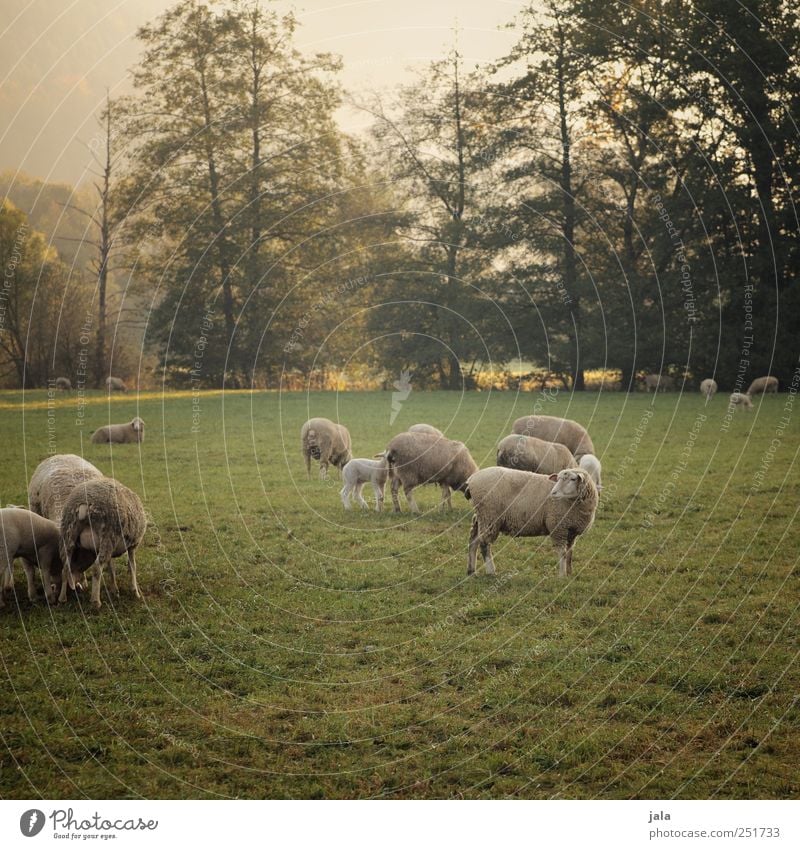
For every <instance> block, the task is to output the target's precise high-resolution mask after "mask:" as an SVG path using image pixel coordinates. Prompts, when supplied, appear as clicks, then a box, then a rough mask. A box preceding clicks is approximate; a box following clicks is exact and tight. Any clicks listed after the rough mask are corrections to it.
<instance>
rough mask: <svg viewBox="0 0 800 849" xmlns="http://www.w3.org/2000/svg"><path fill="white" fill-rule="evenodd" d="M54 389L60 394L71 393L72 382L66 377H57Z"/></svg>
mask: <svg viewBox="0 0 800 849" xmlns="http://www.w3.org/2000/svg"><path fill="white" fill-rule="evenodd" d="M56 389H60V390H61V391H62V392H72V381H71V380H70V379H69V378H68V377H57V378H56Z"/></svg>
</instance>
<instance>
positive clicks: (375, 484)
mask: <svg viewBox="0 0 800 849" xmlns="http://www.w3.org/2000/svg"><path fill="white" fill-rule="evenodd" d="M388 477H389V464H388V463H387V462H386V457H385V456H381V458H380V459H377V460H368V459H366V458H362V457H359V458H357V459H354V460H351V461H350V462H349V463H347V464H346V465H345V467H344V468H343V469H342V480H343V481H344V486H343V487H342V491H341V493H340V495H341V497H342V504H344V509H345V510H349V509H350V503H351V498H355V499H357V500H358V503H359V504H360V505H361V507H362V508H363V509H364V510H369V504H367V502H366V501H365V500H364V497H363V496H362V495H361V489H362V488H363V486H364V484H365V483H369V484H372V489H373V491H374V492H375V509H376V510H377V511H379V512H380V511H381V510H382V509H383V493H384V490H385V488H386V480H387V478H388Z"/></svg>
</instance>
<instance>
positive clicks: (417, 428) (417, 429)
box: [408, 422, 444, 436]
mask: <svg viewBox="0 0 800 849" xmlns="http://www.w3.org/2000/svg"><path fill="white" fill-rule="evenodd" d="M408 433H432V434H433V435H434V436H444V434H443V433H442V432H441V431H440V430H439V428H438V427H434V426H433V425H429V424H424V423H423V422H420V423H419V424H413V425H411V427H410V428H409V429H408Z"/></svg>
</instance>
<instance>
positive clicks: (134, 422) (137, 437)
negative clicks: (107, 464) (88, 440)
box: [92, 416, 144, 445]
mask: <svg viewBox="0 0 800 849" xmlns="http://www.w3.org/2000/svg"><path fill="white" fill-rule="evenodd" d="M92 442H93V443H94V444H95V445H99V444H101V443H106V442H115V443H130V442H144V421H143V420H142V419H140V418H139V416H136V417H135V418H133V419H131V420H130V421H129V422H125V424H110V425H104V426H103V427H100V428H98V429H97V430H96V431H95V432H94V433H93V434H92Z"/></svg>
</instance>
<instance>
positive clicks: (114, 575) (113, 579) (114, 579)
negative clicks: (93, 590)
mask: <svg viewBox="0 0 800 849" xmlns="http://www.w3.org/2000/svg"><path fill="white" fill-rule="evenodd" d="M108 571H109V573H110V574H111V592H112V593H114V595H115V596H117V598H119V587H118V586H117V568H116V566H114V558H113V557H112V558H111V560H109V562H108Z"/></svg>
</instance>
